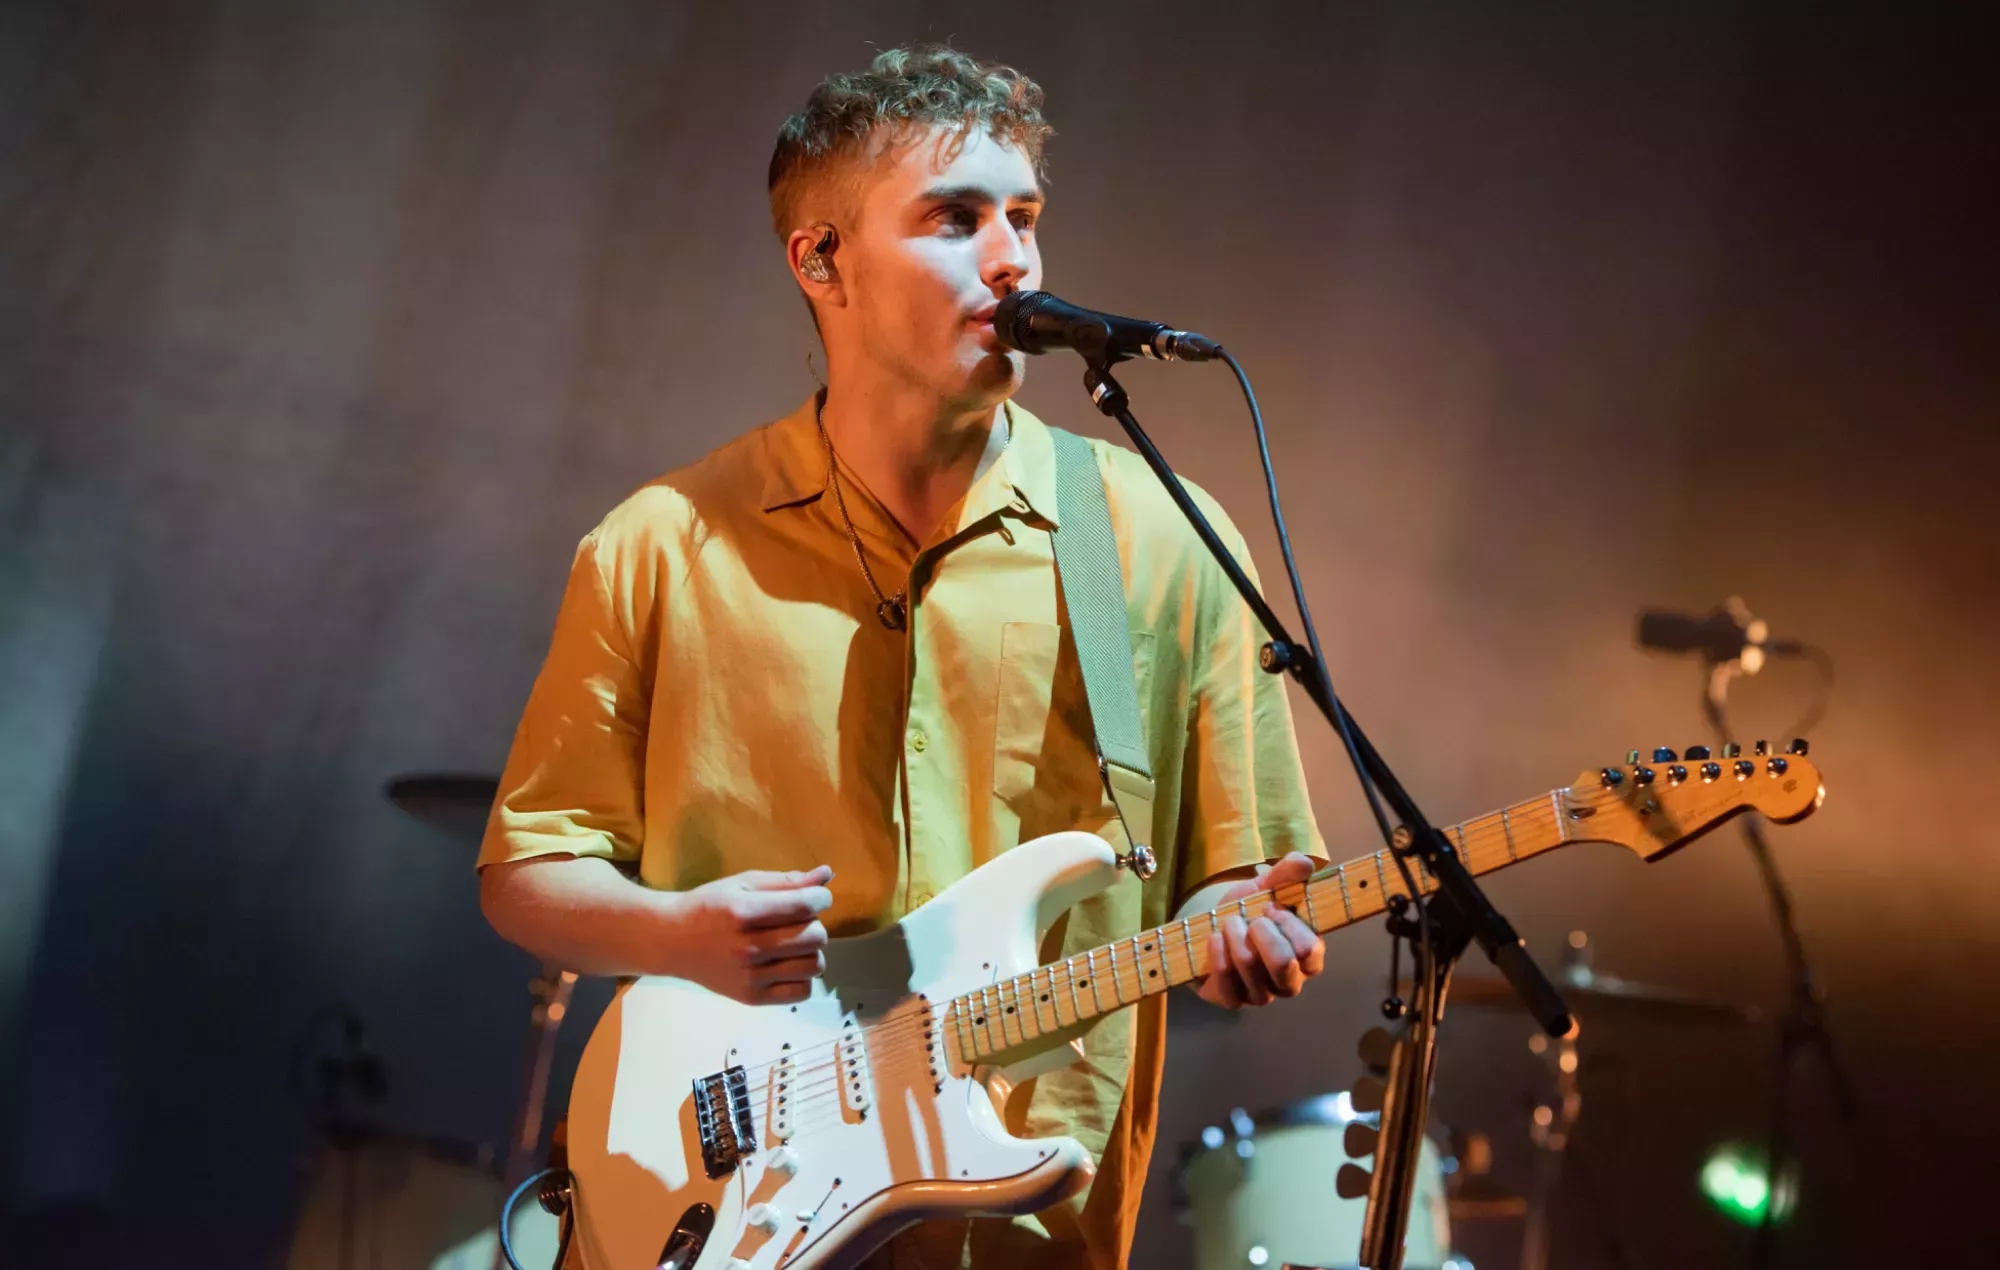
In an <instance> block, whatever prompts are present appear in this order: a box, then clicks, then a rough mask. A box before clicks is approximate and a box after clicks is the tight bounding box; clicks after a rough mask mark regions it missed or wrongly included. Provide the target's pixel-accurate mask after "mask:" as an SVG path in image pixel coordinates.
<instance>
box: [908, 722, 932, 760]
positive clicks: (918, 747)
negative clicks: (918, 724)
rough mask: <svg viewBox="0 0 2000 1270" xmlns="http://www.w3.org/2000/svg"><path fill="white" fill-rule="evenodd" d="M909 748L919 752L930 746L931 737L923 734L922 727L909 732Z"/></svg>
mask: <svg viewBox="0 0 2000 1270" xmlns="http://www.w3.org/2000/svg"><path fill="white" fill-rule="evenodd" d="M910 748H911V749H913V750H915V751H916V752H917V753H919V754H922V753H923V752H924V751H925V750H928V749H929V748H931V739H930V738H929V737H927V736H925V735H924V733H923V729H922V728H917V729H915V730H913V731H912V732H911V733H910Z"/></svg>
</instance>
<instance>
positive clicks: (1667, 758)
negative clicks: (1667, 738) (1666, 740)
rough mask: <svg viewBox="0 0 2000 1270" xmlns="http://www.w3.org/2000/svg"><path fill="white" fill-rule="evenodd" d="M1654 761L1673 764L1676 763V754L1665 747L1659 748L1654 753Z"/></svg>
mask: <svg viewBox="0 0 2000 1270" xmlns="http://www.w3.org/2000/svg"><path fill="white" fill-rule="evenodd" d="M1653 761H1654V762H1655V763H1671V762H1673V761H1674V752H1673V751H1672V750H1670V749H1668V748H1667V747H1666V746H1664V745H1662V746H1659V747H1658V748H1656V749H1655V750H1654V751H1653Z"/></svg>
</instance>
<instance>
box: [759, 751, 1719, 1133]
mask: <svg viewBox="0 0 2000 1270" xmlns="http://www.w3.org/2000/svg"><path fill="white" fill-rule="evenodd" d="M1745 779H1747V778H1738V783H1739V784H1740V783H1741V782H1742V781H1743V780H1745ZM1716 783H1719V782H1705V784H1716ZM1681 787H1683V788H1688V787H1690V786H1688V785H1687V784H1686V783H1683V785H1682V786H1681ZM1669 788H1672V787H1669ZM1694 788H1699V787H1694ZM1565 792H1567V791H1564V790H1555V791H1552V795H1553V797H1551V796H1542V797H1538V798H1532V799H1527V800H1524V801H1523V802H1521V803H1516V804H1514V805H1512V806H1510V807H1508V808H1506V809H1505V814H1504V815H1503V813H1502V812H1493V813H1489V814H1488V815H1486V816H1483V817H1477V818H1475V819H1474V820H1471V821H1467V822H1465V824H1463V825H1459V826H1454V827H1453V828H1452V829H1450V830H1446V831H1445V832H1446V833H1447V834H1448V835H1450V836H1452V837H1454V838H1455V839H1457V840H1458V842H1457V845H1458V847H1459V851H1460V855H1461V856H1462V858H1464V859H1465V860H1466V862H1467V865H1468V867H1469V868H1472V869H1473V870H1474V871H1475V872H1489V871H1492V870H1493V869H1497V868H1502V867H1505V866H1506V865H1508V864H1510V863H1513V862H1515V861H1516V860H1518V859H1521V858H1525V857H1521V856H1519V855H1518V853H1517V849H1516V848H1514V847H1513V846H1512V845H1511V842H1512V839H1514V838H1515V837H1516V833H1515V823H1514V822H1516V821H1518V822H1519V823H1520V826H1521V827H1522V828H1527V829H1533V830H1544V829H1546V827H1547V826H1548V825H1549V824H1550V823H1554V824H1558V825H1560V824H1562V823H1563V822H1564V821H1565V820H1575V819H1579V818H1578V817H1575V816H1574V815H1573V814H1571V815H1567V816H1566V815H1565V814H1564V813H1563V812H1559V811H1558V810H1557V806H1556V803H1555V801H1554V800H1555V799H1560V798H1561V796H1562V795H1563V794H1564V793H1565ZM1612 801H1622V798H1621V795H1620V794H1619V793H1618V792H1617V791H1603V790H1593V791H1591V792H1590V794H1589V795H1587V796H1583V797H1579V796H1577V795H1574V794H1571V796H1570V799H1569V801H1568V802H1567V803H1566V804H1563V806H1564V807H1565V809H1566V810H1567V811H1569V812H1571V813H1573V812H1574V811H1575V810H1580V809H1583V808H1586V807H1588V808H1591V809H1594V808H1595V807H1596V806H1601V805H1603V804H1605V803H1607V802H1612ZM1517 810H1520V811H1522V815H1520V816H1515V815H1513V813H1514V812H1515V811H1517ZM1582 819H1587V817H1584V818H1582ZM1495 822H1498V823H1495ZM1465 825H1476V826H1479V827H1478V828H1475V829H1473V830H1472V831H1471V832H1469V833H1468V832H1465ZM1568 840H1570V839H1569V835H1568V834H1567V833H1564V834H1562V835H1560V837H1559V839H1558V841H1556V842H1549V843H1544V844H1543V845H1541V846H1538V847H1534V848H1532V849H1531V852H1530V854H1531V855H1532V854H1539V853H1540V852H1542V851H1546V850H1550V849H1553V847H1555V846H1558V845H1562V843H1563V842H1564V841H1568ZM1578 840H1584V841H1587V840H1590V839H1587V838H1584V839H1578ZM1496 848H1497V850H1496ZM1382 855H1383V853H1382V852H1377V853H1375V854H1374V855H1373V856H1365V857H1362V858H1360V859H1357V860H1350V861H1347V862H1346V863H1345V864H1343V865H1340V866H1337V867H1330V868H1328V869H1326V870H1323V871H1321V872H1320V873H1318V874H1316V875H1315V876H1314V877H1312V878H1310V879H1308V880H1307V881H1305V882H1299V883H1293V884H1290V885H1289V886H1287V887H1285V888H1282V889H1281V890H1280V891H1278V892H1275V893H1273V892H1262V893H1259V894H1257V895H1253V896H1246V897H1244V898H1243V899H1242V900H1236V901H1231V902H1230V904H1229V905H1227V906H1224V907H1223V908H1219V909H1217V910H1215V911H1214V912H1210V913H1200V914H1194V915H1191V916H1190V917H1189V918H1188V919H1186V924H1187V925H1188V926H1190V927H1192V926H1193V925H1194V924H1195V923H1206V926H1205V927H1204V928H1203V929H1202V930H1201V931H1200V933H1199V934H1196V933H1195V932H1194V931H1192V930H1189V931H1182V930H1177V929H1176V928H1177V927H1180V926H1182V924H1183V923H1181V922H1171V923H1167V924H1166V925H1164V926H1161V927H1156V928H1153V929H1152V930H1148V931H1142V932H1140V933H1139V935H1138V936H1137V937H1128V938H1127V939H1124V940H1119V941H1116V942H1115V943H1113V944H1110V945H1106V946H1103V947H1099V948H1094V949H1090V950H1087V951H1086V952H1085V953H1079V954H1075V955H1074V956H1072V957H1070V958H1065V959H1063V960H1060V961H1056V962H1052V963H1049V964H1047V965H1043V966H1037V967H1034V968H1033V969H1031V970H1030V971H1027V972H1024V973H1022V974H1020V975H1016V976H1013V977H1011V978H1009V979H1004V980H1001V981H999V982H997V983H994V984H989V985H986V986H985V987H984V988H982V989H975V990H973V991H972V992H969V993H965V994H962V995H961V996H959V997H955V998H953V999H951V1000H950V1001H949V1002H946V1003H944V1004H942V1005H938V1006H933V1007H931V1008H930V1010H928V1011H911V1012H907V1013H905V1014H903V1015H901V1016H899V1017H897V1018H895V1019H893V1020H888V1021H885V1022H883V1023H878V1024H873V1025H870V1026H868V1027H865V1028H861V1029H858V1036H857V1039H864V1048H865V1049H881V1048H886V1047H888V1046H890V1045H893V1044H894V1043H895V1042H897V1041H899V1040H903V1039H906V1036H905V1035H904V1034H907V1033H908V1031H909V1030H910V1029H913V1028H915V1027H917V1026H918V1025H919V1024H920V1023H921V1022H923V1021H926V1020H928V1022H929V1023H930V1024H931V1025H932V1026H936V1025H938V1024H939V1023H940V1022H942V1021H943V1020H944V1019H945V1017H946V1016H948V1015H951V1014H952V1013H953V1012H954V1010H955V1009H956V1010H958V1011H959V1012H960V1013H961V1015H962V1016H973V1012H974V1011H975V1010H981V1009H982V1007H983V1008H984V1012H983V1013H981V1014H978V1015H976V1016H973V1017H971V1018H966V1017H961V1018H960V1019H958V1020H955V1021H954V1022H952V1023H951V1024H949V1025H948V1030H949V1031H950V1032H951V1033H952V1035H951V1037H950V1040H951V1041H952V1042H954V1047H955V1048H956V1049H958V1050H959V1051H960V1059H961V1062H964V1061H967V1060H966V1058H965V1055H964V1053H963V1051H964V1049H965V1044H966V1038H967V1037H968V1036H969V1037H970V1040H971V1045H972V1048H973V1050H974V1051H975V1053H974V1055H973V1059H974V1060H976V1059H977V1058H979V1057H985V1056H987V1055H990V1054H993V1053H996V1052H1002V1051H1004V1050H1006V1049H1009V1048H1013V1047H1016V1046H1018V1045H1022V1044H1026V1043H1029V1042H1031V1041H1033V1040H1036V1039H1039V1038H1040V1037H1042V1036H1045V1035H1047V1034H1048V1033H1049V1032H1052V1031H1058V1030H1061V1029H1062V1028H1066V1027H1071V1026H1075V1025H1077V1024H1078V1023H1085V1022H1089V1021H1090V1020H1091V1019H1093V1018H1098V1017H1102V1016H1103V1015H1105V1014H1109V1013H1112V1012H1114V1011H1115V1010H1117V1009H1122V1008H1124V1007H1125V1006H1127V1005H1133V1004H1136V1003H1137V1002H1138V1001H1140V1000H1143V999H1145V997H1146V996H1148V995H1157V993H1158V992H1159V991H1160V990H1161V986H1160V985H1157V984H1154V985H1152V991H1151V992H1149V991H1148V987H1149V980H1157V979H1158V978H1159V970H1164V971H1166V972H1167V978H1168V982H1167V984H1166V985H1165V986H1174V981H1173V979H1172V975H1173V971H1172V968H1171V967H1170V965H1169V964H1168V961H1167V954H1168V952H1169V950H1170V949H1171V947H1172V946H1173V945H1174V944H1178V945H1179V951H1180V953H1181V955H1182V957H1183V958H1184V959H1185V960H1186V961H1187V963H1188V965H1189V967H1190V970H1191V971H1194V972H1195V973H1193V974H1191V976H1190V977H1191V978H1192V977H1198V974H1199V971H1198V970H1196V967H1195V952H1196V949H1197V948H1198V949H1199V950H1200V952H1201V953H1202V954H1203V957H1202V960H1204V961H1205V960H1206V953H1207V946H1208V943H1209V941H1210V939H1211V938H1212V936H1213V933H1214V931H1215V929H1216V923H1217V921H1218V919H1219V918H1221V917H1226V916H1228V915H1229V911H1228V910H1229V909H1236V910H1238V911H1239V912H1240V913H1241V914H1242V915H1243V916H1244V917H1245V918H1246V919H1247V918H1253V917H1255V916H1259V915H1262V914H1263V913H1265V912H1268V911H1269V910H1270V908H1272V907H1273V906H1274V905H1275V906H1281V907H1285V908H1288V909H1294V910H1296V909H1301V908H1303V907H1304V906H1305V902H1306V889H1307V888H1308V887H1316V888H1319V889H1322V890H1327V889H1332V888H1331V887H1329V886H1328V884H1329V883H1336V882H1337V881H1338V879H1339V875H1340V874H1341V872H1342V871H1343V870H1345V871H1354V870H1357V869H1358V870H1366V869H1368V868H1369V867H1371V866H1373V867H1375V868H1377V870H1378V871H1380V870H1381V857H1382ZM1382 876H1383V877H1384V879H1385V880H1387V878H1388V875H1387V874H1386V873H1383V874H1382ZM1394 881H1396V882H1400V878H1396V879H1394ZM1366 885H1367V879H1366V878H1362V879H1361V880H1360V881H1359V882H1357V883H1356V885H1355V889H1356V890H1357V891H1363V892H1364V895H1365V894H1367V892H1366ZM1419 885H1420V886H1421V887H1422V888H1423V889H1424V890H1425V892H1426V893H1427V894H1429V893H1434V892H1435V890H1436V882H1435V879H1434V878H1433V877H1432V876H1431V875H1430V874H1429V873H1428V872H1425V873H1423V874H1422V880H1421V881H1420V883H1419ZM1372 894H1374V895H1375V896H1378V897H1381V896H1394V895H1399V894H1407V892H1405V891H1403V890H1402V889H1401V888H1400V887H1399V886H1395V885H1392V886H1391V888H1390V889H1389V890H1388V891H1387V892H1383V891H1381V890H1379V889H1377V890H1376V891H1374V892H1372ZM1294 896H1296V899H1295V900H1294V899H1293V897H1294ZM1341 900H1342V904H1343V907H1342V921H1340V922H1338V923H1335V924H1334V925H1332V926H1329V927H1328V931H1327V933H1331V931H1333V930H1336V929H1339V928H1340V927H1341V926H1344V925H1347V924H1349V922H1350V921H1352V922H1359V921H1362V920H1366V919H1367V918H1369V917H1373V916H1375V915H1376V914H1378V913H1381V912H1383V911H1384V910H1385V909H1386V908H1387V903H1386V900H1385V901H1384V902H1383V903H1382V905H1381V906H1380V907H1372V908H1368V909H1367V910H1366V911H1364V912H1358V913H1354V914H1353V916H1352V917H1351V918H1349V917H1347V913H1348V912H1349V910H1350V909H1351V907H1352V903H1353V897H1352V896H1342V897H1341ZM1329 902H1330V901H1329ZM1364 902H1367V901H1366V900H1365V898H1364ZM1149 934H1150V935H1154V936H1155V943H1156V944H1157V945H1158V951H1157V952H1154V951H1153V945H1152V944H1148V945H1146V946H1145V951H1146V953H1147V954H1150V955H1151V956H1153V957H1154V958H1155V959H1156V960H1157V961H1158V962H1159V970H1153V971H1145V973H1143V974H1142V973H1141V971H1144V970H1145V967H1144V966H1143V965H1141V964H1139V961H1138V959H1139V957H1140V956H1141V954H1140V952H1139V951H1138V949H1137V947H1136V945H1137V941H1138V939H1143V938H1144V937H1145V936H1146V935H1149ZM1126 944H1132V945H1135V947H1134V950H1133V953H1132V956H1133V958H1134V960H1133V961H1132V962H1129V963H1125V964H1122V965H1118V966H1117V967H1115V968H1113V969H1109V970H1104V971H1091V972H1090V973H1091V974H1092V975H1094V976H1095V977H1096V979H1097V980H1099V981H1101V980H1102V978H1103V976H1104V974H1106V973H1108V974H1110V975H1111V977H1112V995H1113V997H1114V1000H1115V1004H1114V1005H1112V1006H1110V1007H1109V1008H1105V1007H1103V1006H1102V1004H1101V1003H1102V996H1101V993H1100V991H1099V990H1098V989H1097V988H1093V987H1091V986H1090V985H1091V983H1092V979H1091V978H1085V977H1080V976H1079V975H1078V973H1077V969H1076V967H1074V966H1073V964H1072V963H1073V962H1074V960H1075V957H1077V956H1082V957H1085V958H1086V962H1087V964H1089V963H1094V961H1095V955H1096V954H1111V953H1115V951H1116V950H1117V949H1118V947H1119V946H1120V945H1126ZM1058 972H1061V973H1062V976H1063V978H1062V980H1061V981H1058V979H1057V974H1058ZM1043 975H1046V976H1047V978H1048V984H1049V993H1046V994H1044V993H1041V992H1040V986H1041V985H1040V984H1039V983H1038V982H1036V981H1037V980H1038V979H1039V978H1040V977H1042V976H1043ZM1024 982H1025V983H1026V985H1027V988H1026V991H1027V994H1028V996H1029V997H1030V998H1031V1000H1030V1001H1029V1002H1027V1003H1026V1004H1025V1006H1024V1003H1023V1002H1022V1000H1021V996H1022V984H1023V983H1024ZM1180 982H1187V980H1181V981H1180ZM1084 992H1089V993H1091V996H1092V1002H1091V1006H1092V1013H1091V1014H1090V1015H1089V1016H1084V1015H1080V1014H1077V1013H1076V1001H1075V999H1074V997H1075V996H1080V995H1081V994H1082V993H1084ZM988 993H991V994H992V1002H991V1003H990V1004H989V1003H987V1002H984V1001H978V1000H974V998H982V997H985V996H986V995H987V994H988ZM1063 993H1071V994H1074V995H1073V999H1072V1014H1073V1016H1074V1017H1073V1018H1072V1020H1071V1021H1070V1022H1067V1023H1066V1022H1064V1021H1063V1020H1062V1013H1061V1010H1060V1008H1059V1000H1046V1001H1042V1002H1041V1003H1042V1004H1046V1005H1047V1006H1048V1007H1049V1008H1048V1010H1047V1011H1046V1017H1048V1018H1052V1019H1054V1020H1055V1026H1054V1027H1051V1026H1049V1025H1048V1024H1047V1023H1046V1022H1044V1012H1043V1011H1042V1010H1040V1009H1038V1008H1037V1004H1036V1001H1035V1000H1034V999H1036V998H1045V997H1050V996H1054V997H1057V998H1059V997H1060V995H1061V994H1063ZM1009 996H1011V997H1013V1002H1012V1005H1011V1007H1010V1006H1009V1004H1008V997H1009ZM996 1008H997V1009H998V1010H999V1014H998V1016H997V1017H993V1016H994V1011H995V1009H996ZM1010 1016H1018V1017H1014V1020H1013V1021H1014V1027H1013V1028H1012V1029H1011V1032H1013V1033H1017V1034H1018V1035H1019V1039H1018V1040H1016V1039H1015V1037H1014V1036H1013V1035H1010V1029H1009V1028H1008V1026H1007V1021H1008V1019H1009V1017H1010ZM1030 1017H1032V1018H1033V1019H1034V1024H1033V1035H1030V1034H1029V1027H1028V1025H1027V1020H1028V1019H1029V1018H1030ZM989 1019H990V1021H988V1020H989ZM996 1030H997V1031H998V1033H999V1037H1000V1040H999V1042H998V1043H997V1044H996V1043H995V1041H994V1032H995V1031H996ZM910 1039H913V1038H910ZM868 1042H872V1043H873V1044H867V1043H868ZM841 1044H842V1043H841V1042H839V1041H829V1042H825V1043H824V1044H823V1045H815V1046H812V1047H811V1048H810V1049H808V1050H806V1051H803V1052H802V1055H803V1056H806V1057H805V1063H804V1065H801V1066H797V1067H795V1068H793V1069H792V1071H791V1072H790V1074H789V1077H788V1080H787V1082H786V1083H787V1090H786V1093H787V1097H788V1098H789V1099H790V1103H789V1105H790V1107H791V1108H792V1114H793V1115H794V1116H799V1115H801V1114H804V1113H806V1112H808V1111H813V1110H817V1107H818V1104H820V1103H821V1102H822V1101H823V1100H825V1099H826V1098H827V1097H828V1096H829V1094H830V1093H834V1094H837V1092H838V1090H837V1087H838V1086H839V1085H840V1084H841V1082H842V1081H843V1080H844V1079H845V1078H844V1077H843V1076H841V1075H840V1074H839V1070H838V1069H839V1068H840V1067H841V1066H842V1065H843V1063H844V1061H845V1060H844V1059H843V1058H842V1057H841V1056H840V1055H839V1053H838V1050H839V1048H840V1045H841ZM822 1051H825V1052H830V1053H832V1055H833V1057H831V1058H830V1059H821V1058H820V1057H819V1055H820V1053H821V1052H822ZM980 1051H984V1052H983V1053H981V1052H980ZM918 1052H921V1053H923V1054H924V1055H925V1059H924V1063H925V1067H926V1071H927V1072H928V1070H929V1058H928V1055H929V1047H925V1048H924V1049H923V1050H922V1051H918ZM780 1061H782V1060H771V1061H769V1062H766V1063H760V1064H757V1065H755V1067H753V1068H752V1069H751V1070H754V1071H758V1072H759V1073H760V1074H764V1075H767V1076H768V1075H769V1074H770V1073H771V1069H773V1068H775V1067H776V1066H777V1064H778V1063H779V1062H780ZM794 1061H795V1062H796V1061H797V1060H794ZM876 1066H877V1060H875V1059H873V1057H872V1056H871V1057H870V1062H869V1069H870V1070H871V1071H872V1070H873V1069H874V1068H875V1067H876ZM827 1073H832V1074H831V1075H827ZM772 1084H773V1081H772V1080H770V1079H766V1080H764V1081H762V1082H761V1083H760V1084H759V1086H758V1087H757V1092H758V1093H760V1094H762V1095H764V1097H765V1098H766V1099H768V1097H769V1095H770V1092H771V1088H772Z"/></svg>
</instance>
